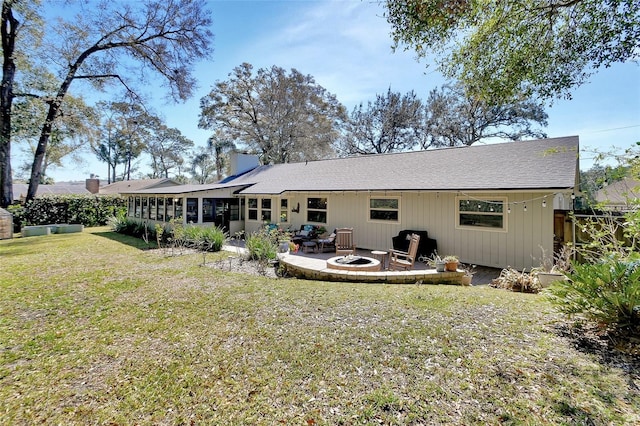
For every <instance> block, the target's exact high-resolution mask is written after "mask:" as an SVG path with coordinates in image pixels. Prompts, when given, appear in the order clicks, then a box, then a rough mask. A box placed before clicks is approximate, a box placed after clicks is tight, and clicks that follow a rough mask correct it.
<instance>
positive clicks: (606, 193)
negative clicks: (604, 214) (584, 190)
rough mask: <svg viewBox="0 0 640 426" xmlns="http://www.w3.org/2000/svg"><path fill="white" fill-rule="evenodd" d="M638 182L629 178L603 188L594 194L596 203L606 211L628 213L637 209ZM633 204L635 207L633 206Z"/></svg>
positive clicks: (639, 183)
mask: <svg viewBox="0 0 640 426" xmlns="http://www.w3.org/2000/svg"><path fill="white" fill-rule="evenodd" d="M639 198H640V181H638V180H636V179H633V178H631V177H627V178H624V179H622V180H619V181H617V182H613V183H612V184H610V185H607V186H605V187H604V188H602V189H600V190H599V191H598V192H596V195H595V199H596V202H598V203H599V204H601V206H602V208H604V209H606V210H615V211H622V212H625V211H629V210H631V209H633V208H638V199H639ZM634 202H635V206H634Z"/></svg>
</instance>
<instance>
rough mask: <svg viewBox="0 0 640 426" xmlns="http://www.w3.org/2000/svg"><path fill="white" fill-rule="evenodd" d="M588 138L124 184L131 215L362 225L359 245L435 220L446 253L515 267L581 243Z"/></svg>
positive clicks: (434, 231)
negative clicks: (575, 235) (571, 215)
mask: <svg viewBox="0 0 640 426" xmlns="http://www.w3.org/2000/svg"><path fill="white" fill-rule="evenodd" d="M578 145H579V142H578V137H577V136H571V137H563V138H552V139H542V140H535V141H525V142H510V143H502V144H492V145H477V146H470V147H456V148H445V149H438V150H427V151H418V152H403V153H393V154H382V155H369V156H360V157H349V158H338V159H331V160H321V161H308V162H301V163H289V164H276V165H261V166H257V167H255V168H252V169H250V170H248V171H246V172H243V173H238V174H237V175H236V176H234V178H232V179H227V180H225V181H223V182H221V183H217V184H211V185H180V186H171V187H165V188H155V189H144V190H137V191H123V193H122V195H123V196H126V197H127V198H128V206H129V209H128V211H129V213H128V214H129V216H130V217H132V218H137V219H140V220H145V221H150V222H166V221H169V220H171V219H173V218H175V217H179V218H182V221H183V223H185V224H186V223H193V224H198V225H203V226H206V225H217V226H222V227H224V228H225V229H227V230H228V231H229V233H230V234H231V235H234V234H235V233H236V232H238V231H245V232H247V233H251V232H255V231H257V230H259V229H260V228H261V227H262V226H264V224H265V223H278V224H279V226H281V227H284V228H291V229H295V228H299V227H300V225H301V224H305V223H312V224H318V225H322V226H324V227H325V228H327V229H333V228H336V227H352V228H354V233H355V239H356V241H355V242H356V244H357V246H358V247H359V248H367V249H371V250H373V249H387V248H389V247H390V246H391V238H392V237H393V236H395V235H397V234H398V233H399V232H400V231H401V230H403V229H413V230H427V231H428V233H429V237H430V238H434V239H436V240H437V243H438V248H439V252H440V254H443V255H445V254H456V255H458V256H459V257H460V259H461V261H463V262H466V263H474V264H478V265H485V266H491V267H499V268H504V267H508V266H511V267H514V268H517V269H520V270H521V269H525V268H527V269H528V268H531V267H533V266H537V265H538V263H539V258H540V257H541V255H542V250H545V251H546V252H547V253H551V252H552V251H553V249H554V241H555V242H557V241H558V240H559V239H560V240H562V241H571V235H567V234H568V231H567V229H570V227H568V226H567V225H566V223H567V220H566V214H567V212H568V211H570V210H571V209H572V207H573V198H574V191H575V189H576V188H577V187H578V176H579V173H578V148H579V147H578Z"/></svg>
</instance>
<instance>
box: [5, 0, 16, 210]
mask: <svg viewBox="0 0 640 426" xmlns="http://www.w3.org/2000/svg"><path fill="white" fill-rule="evenodd" d="M0 25H1V26H2V28H1V31H2V54H3V60H4V62H3V64H2V87H1V88H0V207H7V206H8V205H10V204H11V203H13V176H12V173H11V108H12V104H13V81H14V78H15V74H16V64H15V62H14V60H13V51H14V48H15V40H16V31H17V29H18V25H19V22H18V20H17V19H15V18H14V17H13V11H12V10H11V2H6V1H5V2H3V3H2V22H1V23H0Z"/></svg>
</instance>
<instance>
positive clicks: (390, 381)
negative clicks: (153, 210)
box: [0, 228, 640, 425]
mask: <svg viewBox="0 0 640 426" xmlns="http://www.w3.org/2000/svg"><path fill="white" fill-rule="evenodd" d="M140 248H141V247H140V245H139V242H138V241H136V240H133V239H130V238H127V237H123V236H120V235H117V234H112V233H109V232H108V230H107V229H105V228H100V229H98V228H96V229H89V230H85V232H84V233H82V234H66V235H51V236H46V237H31V238H18V239H14V240H8V241H7V240H5V241H0V262H1V263H0V419H2V424H33V423H45V424H65V425H68V424H79V425H80V424H81V425H84V424H110V425H111V424H113V425H119V424H122V425H125V424H141V425H145V424H172V425H173V424H225V425H229V424H230V425H246V424H252V425H253V424H264V425H272V424H296V425H313V424H316V425H321V424H327V425H334V424H343V425H355V424H397V425H408V424H524V425H528V424H568V425H571V424H576V425H577V424H630V425H631V424H636V423H637V422H639V421H640V417H639V414H638V413H640V392H639V391H638V387H637V386H638V379H637V376H631V374H632V373H625V371H623V369H621V368H620V367H617V366H615V365H610V364H607V363H604V362H603V361H602V359H601V357H599V356H597V355H595V354H589V353H586V352H583V351H580V350H578V349H576V348H575V346H574V344H573V342H572V341H571V340H568V339H566V338H564V337H561V336H559V335H558V334H557V333H555V332H554V323H555V322H556V321H557V320H558V317H557V315H556V314H554V313H553V311H552V310H551V308H550V306H549V305H548V303H547V302H545V301H544V299H543V298H542V297H540V296H538V295H531V294H519V293H510V292H506V291H501V290H496V289H490V288H487V287H471V288H469V287H456V286H428V285H420V286H418V285H371V284H345V283H326V282H317V281H302V280H295V279H277V280H272V279H267V278H264V277H259V276H249V275H242V274H238V273H233V272H225V271H221V270H217V269H214V268H209V267H202V266H201V264H202V256H201V255H198V254H193V255H183V256H174V257H170V256H166V255H163V254H162V253H160V252H158V251H145V250H140ZM216 256H218V257H219V258H221V259H223V258H226V256H228V253H220V254H211V255H209V256H208V258H207V261H208V262H214V261H215V259H216ZM634 380H635V381H636V382H635V384H634Z"/></svg>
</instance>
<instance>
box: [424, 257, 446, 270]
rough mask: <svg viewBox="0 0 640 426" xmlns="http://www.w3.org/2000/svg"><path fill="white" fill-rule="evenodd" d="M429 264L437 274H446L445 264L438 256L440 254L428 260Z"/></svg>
mask: <svg viewBox="0 0 640 426" xmlns="http://www.w3.org/2000/svg"><path fill="white" fill-rule="evenodd" d="M427 264H428V265H429V266H430V267H431V268H435V269H436V272H444V268H445V262H444V260H442V258H441V257H440V256H438V253H433V255H432V256H431V257H430V258H428V259H427Z"/></svg>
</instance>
